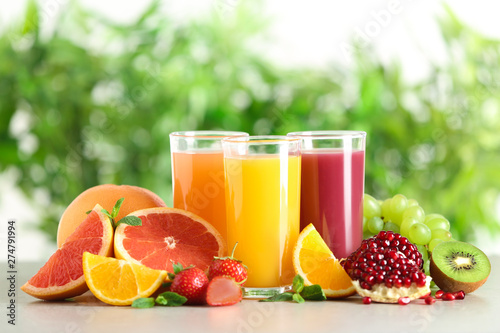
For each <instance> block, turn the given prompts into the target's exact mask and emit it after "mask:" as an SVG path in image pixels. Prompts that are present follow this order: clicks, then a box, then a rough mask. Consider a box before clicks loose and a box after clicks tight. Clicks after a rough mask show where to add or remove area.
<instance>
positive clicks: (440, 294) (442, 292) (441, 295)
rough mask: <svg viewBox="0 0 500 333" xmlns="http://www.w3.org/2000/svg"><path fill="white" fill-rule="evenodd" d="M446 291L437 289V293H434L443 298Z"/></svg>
mask: <svg viewBox="0 0 500 333" xmlns="http://www.w3.org/2000/svg"><path fill="white" fill-rule="evenodd" d="M443 294H444V291H442V290H438V291H436V295H434V296H435V297H436V298H437V299H441V297H443Z"/></svg>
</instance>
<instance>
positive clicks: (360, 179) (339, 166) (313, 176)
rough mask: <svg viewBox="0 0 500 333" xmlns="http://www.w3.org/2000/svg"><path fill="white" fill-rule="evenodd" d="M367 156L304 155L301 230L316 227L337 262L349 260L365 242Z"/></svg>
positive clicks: (346, 152)
mask: <svg viewBox="0 0 500 333" xmlns="http://www.w3.org/2000/svg"><path fill="white" fill-rule="evenodd" d="M364 168H365V153H364V151H362V150H352V151H349V150H342V149H315V150H310V151H307V150H306V151H302V176H301V183H302V184H301V188H302V189H301V191H302V192H301V206H300V227H301V229H303V228H305V227H306V226H307V225H308V224H309V223H313V224H314V226H315V227H316V229H317V230H318V232H319V233H320V235H321V237H323V239H324V240H325V242H326V244H327V245H328V247H329V248H330V249H331V250H332V252H333V254H334V255H335V257H336V258H339V259H340V258H346V257H347V256H349V255H350V254H351V253H352V252H354V251H355V250H356V249H357V248H358V247H359V246H360V244H361V240H362V238H363V191H364V174H365V172H364Z"/></svg>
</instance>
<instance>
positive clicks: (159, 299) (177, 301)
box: [132, 291, 187, 309]
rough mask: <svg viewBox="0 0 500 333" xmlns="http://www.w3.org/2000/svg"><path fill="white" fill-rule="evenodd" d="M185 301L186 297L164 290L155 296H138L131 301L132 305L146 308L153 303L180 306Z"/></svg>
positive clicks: (150, 306)
mask: <svg viewBox="0 0 500 333" xmlns="http://www.w3.org/2000/svg"><path fill="white" fill-rule="evenodd" d="M186 302H187V298H186V297H184V296H181V295H179V294H178V293H174V292H172V291H166V292H164V293H161V294H159V295H158V296H156V298H153V297H142V298H138V299H136V300H135V301H134V302H133V303H132V307H133V308H138V309H147V308H152V307H153V306H155V304H158V305H161V306H181V305H183V304H184V303H186Z"/></svg>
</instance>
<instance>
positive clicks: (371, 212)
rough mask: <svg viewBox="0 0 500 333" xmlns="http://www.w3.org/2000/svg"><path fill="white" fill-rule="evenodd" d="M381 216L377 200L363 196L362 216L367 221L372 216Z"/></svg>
mask: <svg viewBox="0 0 500 333" xmlns="http://www.w3.org/2000/svg"><path fill="white" fill-rule="evenodd" d="M381 215H382V208H381V207H380V204H379V203H378V201H377V199H375V198H374V197H372V196H371V195H369V194H366V193H365V195H364V196H363V216H365V217H366V218H367V219H371V218H372V217H374V216H378V217H380V216H381Z"/></svg>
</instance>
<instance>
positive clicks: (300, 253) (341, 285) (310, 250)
mask: <svg viewBox="0 0 500 333" xmlns="http://www.w3.org/2000/svg"><path fill="white" fill-rule="evenodd" d="M293 268H294V270H295V273H296V274H300V275H301V276H302V277H303V278H304V284H305V285H306V286H309V285H312V284H319V285H320V286H321V288H322V289H323V291H324V293H325V295H326V297H328V298H340V297H347V296H350V295H353V294H354V293H356V289H355V288H354V286H353V284H352V282H351V278H350V277H349V275H347V273H346V272H345V270H344V268H343V267H342V266H341V265H340V262H339V260H337V258H335V256H334V255H333V253H332V251H331V250H330V249H329V248H328V246H327V245H326V243H325V241H324V240H323V238H321V236H320V234H319V233H318V231H317V230H316V229H315V228H314V226H313V225H312V224H309V225H308V226H307V227H305V228H304V230H302V231H301V233H300V235H299V238H298V239H297V244H296V245H295V248H294V250H293Z"/></svg>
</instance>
